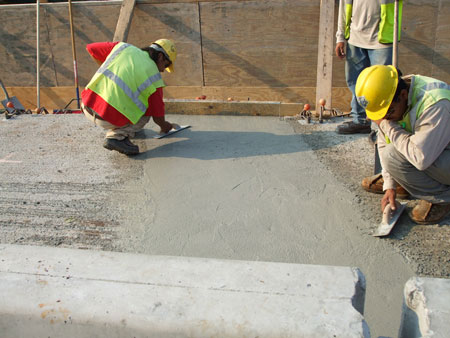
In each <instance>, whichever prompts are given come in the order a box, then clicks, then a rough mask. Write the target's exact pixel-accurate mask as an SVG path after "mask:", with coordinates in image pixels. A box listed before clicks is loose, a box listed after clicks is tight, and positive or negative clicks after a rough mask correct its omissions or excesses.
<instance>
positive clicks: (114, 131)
mask: <svg viewBox="0 0 450 338" xmlns="http://www.w3.org/2000/svg"><path fill="white" fill-rule="evenodd" d="M81 110H82V111H83V113H84V115H85V116H86V118H87V119H88V120H89V121H91V122H93V123H94V124H95V125H96V126H99V127H102V128H103V129H106V130H107V132H106V135H105V138H112V139H116V140H119V141H122V140H123V139H125V138H126V137H128V138H133V137H134V136H135V134H136V133H137V132H138V131H140V130H142V129H143V128H144V126H145V125H146V124H147V123H148V121H150V116H145V115H144V116H142V117H141V119H140V120H139V121H138V122H137V123H136V124H132V123H129V124H126V125H124V126H123V127H117V126H115V125H113V124H111V123H109V122H108V121H105V120H102V119H100V118H99V115H98V114H97V113H96V112H95V111H94V110H93V109H91V108H89V107H86V106H85V105H84V104H81Z"/></svg>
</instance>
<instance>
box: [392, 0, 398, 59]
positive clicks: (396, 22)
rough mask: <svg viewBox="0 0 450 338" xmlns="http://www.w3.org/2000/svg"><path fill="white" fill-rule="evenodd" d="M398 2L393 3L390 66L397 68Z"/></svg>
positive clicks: (396, 0)
mask: <svg viewBox="0 0 450 338" xmlns="http://www.w3.org/2000/svg"><path fill="white" fill-rule="evenodd" d="M398 1H399V0H395V3H394V41H393V42H392V65H393V66H394V67H395V68H398Z"/></svg>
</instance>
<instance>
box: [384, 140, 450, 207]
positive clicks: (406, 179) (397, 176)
mask: <svg viewBox="0 0 450 338" xmlns="http://www.w3.org/2000/svg"><path fill="white" fill-rule="evenodd" d="M382 156H383V159H382V161H383V164H384V166H385V168H384V169H386V171H387V172H388V173H389V174H391V176H392V178H393V179H394V180H395V181H396V182H398V183H399V184H400V185H401V186H402V187H403V188H405V189H406V190H407V191H408V192H409V193H410V194H411V195H412V196H414V197H416V198H419V199H423V200H426V201H429V202H431V203H435V204H442V203H449V202H450V145H449V146H447V148H446V149H445V150H444V151H443V152H442V154H441V155H439V157H438V158H437V159H436V161H434V163H433V164H432V165H431V166H429V167H428V168H427V169H425V170H418V169H417V168H416V167H414V166H413V165H412V164H411V163H410V162H409V161H408V160H407V159H406V158H405V157H404V156H403V155H402V154H401V153H400V152H398V151H397V149H395V147H394V146H393V145H392V144H388V145H387V146H386V148H385V149H383V155H382Z"/></svg>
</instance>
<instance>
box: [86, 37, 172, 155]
mask: <svg viewBox="0 0 450 338" xmlns="http://www.w3.org/2000/svg"><path fill="white" fill-rule="evenodd" d="M86 49H87V51H88V52H89V54H90V55H91V56H92V58H93V59H94V60H95V61H96V62H97V63H98V64H99V65H100V68H99V69H98V70H97V72H96V73H95V75H94V76H93V77H92V79H91V81H90V82H89V83H88V84H87V86H86V89H85V90H83V92H82V93H81V98H82V104H81V108H82V110H83V112H84V114H85V116H86V117H87V118H88V120H90V121H92V122H94V123H95V124H96V125H98V126H100V127H102V128H104V129H107V130H108V131H107V133H106V136H105V142H104V144H103V147H104V148H106V149H108V150H116V151H118V152H120V153H122V154H126V155H136V154H138V153H139V147H138V146H137V145H135V144H133V143H132V142H131V141H130V138H133V137H134V135H135V133H136V132H138V131H139V130H141V129H142V128H143V127H144V126H145V125H146V124H147V122H149V120H150V117H153V121H154V122H155V123H156V124H157V125H158V126H159V127H160V128H161V131H160V132H161V133H167V132H169V131H170V130H171V129H172V128H178V127H179V126H178V125H176V124H172V123H170V122H168V121H166V120H165V118H164V115H165V107H164V102H163V90H162V88H163V87H164V86H165V85H164V82H163V80H162V77H161V73H162V72H164V70H165V69H167V71H168V72H173V63H174V62H175V59H176V57H177V51H176V49H175V45H174V44H173V42H172V41H170V40H167V39H160V40H157V41H155V42H154V43H152V44H151V45H150V46H149V47H145V48H142V49H140V48H137V47H135V46H133V45H130V44H127V43H124V42H99V43H91V44H89V45H87V46H86Z"/></svg>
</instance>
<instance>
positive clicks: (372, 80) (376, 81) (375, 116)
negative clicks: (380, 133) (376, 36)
mask: <svg viewBox="0 0 450 338" xmlns="http://www.w3.org/2000/svg"><path fill="white" fill-rule="evenodd" d="M397 84H398V72H397V69H395V67H393V66H384V65H375V66H371V67H368V68H366V69H364V70H363V71H362V72H361V74H359V76H358V80H357V81H356V87H355V94H356V99H357V100H358V103H359V104H360V105H361V106H362V107H364V109H365V110H366V114H367V117H368V118H369V119H371V120H374V121H376V120H380V119H382V118H383V117H384V116H385V115H386V113H387V111H388V109H389V106H390V105H391V102H392V99H393V98H394V95H395V91H396V90H397Z"/></svg>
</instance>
